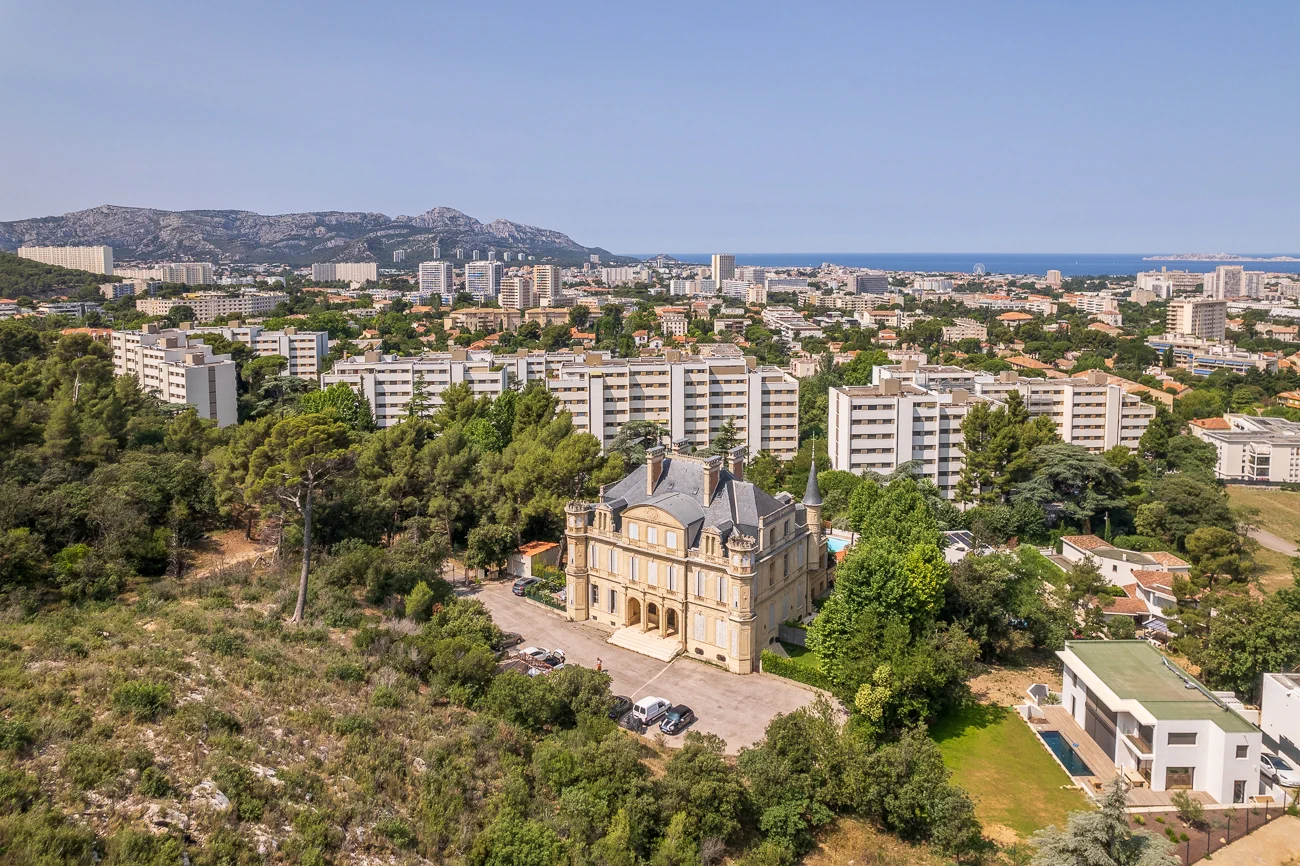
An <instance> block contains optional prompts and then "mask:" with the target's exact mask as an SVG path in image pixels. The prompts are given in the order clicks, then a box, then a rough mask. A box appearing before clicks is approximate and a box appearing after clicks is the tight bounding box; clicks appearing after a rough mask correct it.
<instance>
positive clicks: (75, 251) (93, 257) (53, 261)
mask: <svg viewBox="0 0 1300 866" xmlns="http://www.w3.org/2000/svg"><path fill="white" fill-rule="evenodd" d="M18 257H19V258H20V259H30V260H31V261H33V262H40V263H42V264H46V265H55V266H57V267H60V268H72V269H73V270H77V271H90V272H91V273H92V274H103V275H105V276H108V277H111V276H113V248H112V247H109V246H94V247H19V248H18Z"/></svg>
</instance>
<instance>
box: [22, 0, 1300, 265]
mask: <svg viewBox="0 0 1300 866" xmlns="http://www.w3.org/2000/svg"><path fill="white" fill-rule="evenodd" d="M379 11H380V12H382V13H383V14H376V10H373V9H367V10H359V9H351V8H345V7H344V6H343V5H341V4H323V6H322V7H321V8H319V9H317V10H316V11H315V12H313V14H311V15H305V14H303V11H302V10H301V9H300V8H299V7H296V6H292V5H288V4H269V5H265V6H263V5H259V6H256V7H254V6H252V5H244V4H233V5H230V6H226V7H223V9H221V10H219V11H215V10H202V11H200V10H197V9H194V10H191V9H189V8H185V7H174V6H165V5H155V4H147V3H128V4H124V5H122V6H117V7H113V8H112V9H111V10H110V9H102V8H98V7H96V6H94V5H93V4H85V3H72V4H65V5H64V6H60V7H58V8H57V9H54V8H50V7H49V6H48V5H46V4H20V5H18V6H16V8H13V9H11V10H9V14H8V20H9V23H10V24H11V26H12V27H13V29H14V32H21V33H23V34H25V35H24V38H23V39H19V40H15V44H14V46H13V48H12V50H11V51H10V52H9V53H8V54H7V55H6V56H5V57H3V58H0V71H3V72H4V74H5V75H6V76H7V78H8V80H9V81H10V82H11V84H12V88H11V90H12V93H13V99H12V104H13V107H12V109H11V110H12V111H13V112H14V113H15V116H18V117H22V118H24V119H25V120H26V121H27V122H25V123H23V124H9V125H6V127H5V129H3V130H0V158H3V159H4V160H5V161H6V163H8V164H9V165H12V166H22V167H23V171H21V172H15V173H14V175H15V176H13V177H10V178H9V179H8V181H7V184H6V187H7V188H6V195H5V196H4V197H3V201H0V219H22V218H29V217H37V216H46V215H52V214H58V213H64V212H68V211H73V210H78V209H83V208H88V207H94V206H97V205H101V204H105V203H114V204H124V205H132V206H141V207H158V208H166V209H178V210H179V209H201V208H241V209H248V210H253V211H257V212H261V213H288V212H297V211H308V210H377V211H382V212H385V213H390V214H398V213H418V212H420V211H422V210H424V209H425V208H427V207H431V206H434V205H446V206H450V207H456V208H458V209H461V210H463V211H464V212H466V213H471V214H474V215H475V216H476V217H478V218H480V219H484V220H487V219H493V218H497V217H501V218H505V219H510V220H513V221H517V222H522V223H526V224H530V225H537V226H543V227H546V228H553V229H556V230H558V231H562V232H565V233H566V234H569V235H570V236H571V237H573V238H574V239H575V240H577V241H578V242H579V243H583V244H587V245H599V246H603V247H605V248H607V249H610V250H613V251H616V252H628V251H635V250H656V249H658V250H671V249H709V248H712V249H727V250H734V251H736V252H738V253H743V252H745V251H755V250H783V249H784V250H797V249H808V250H814V249H841V250H961V249H1000V250H1015V251H1021V252H1049V251H1054V250H1062V249H1073V250H1167V251H1174V250H1194V251H1218V250H1242V251H1246V250H1274V249H1276V250H1282V251H1288V250H1292V249H1293V248H1294V244H1295V240H1294V232H1293V229H1292V227H1293V226H1294V225H1296V224H1297V222H1300V194H1298V193H1300V174H1298V173H1296V172H1294V171H1285V170H1279V169H1285V167H1286V166H1287V165H1292V166H1294V157H1293V156H1292V155H1291V153H1290V143H1291V142H1292V141H1294V140H1295V137H1296V133H1297V132H1298V131H1300V128H1298V126H1300V122H1298V121H1297V120H1296V119H1295V118H1294V117H1293V116H1291V115H1290V114H1288V113H1286V112H1284V111H1283V110H1282V107H1283V106H1285V105H1286V103H1287V101H1288V100H1289V98H1290V96H1291V94H1290V89H1291V86H1290V84H1289V82H1291V81H1292V80H1293V75H1291V74H1290V72H1289V70H1288V69H1287V67H1286V63H1287V61H1288V57H1289V53H1288V50H1287V45H1286V39H1287V36H1288V35H1289V34H1290V33H1292V32H1295V25H1296V24H1300V11H1298V10H1297V8H1296V7H1294V6H1293V5H1289V4H1281V3H1266V4H1255V5H1253V6H1250V7H1245V8H1239V9H1238V8H1233V9H1229V8H1226V7H1221V6H1216V5H1214V4H1205V3H1201V4H1177V5H1175V4H1150V5H1147V6H1145V7H1143V8H1141V9H1133V8H1130V7H1129V6H1125V5H1119V4H1107V5H1093V6H1090V7H1088V8H1087V9H1086V10H1072V9H1055V8H1043V7H1026V6H1019V5H1013V4H998V5H995V6H992V7H980V8H967V7H965V6H961V5H958V4H931V5H928V6H925V7H915V8H913V7H909V8H906V9H892V8H891V9H866V10H863V9H859V8H857V7H855V6H854V7H850V6H833V7H821V8H819V9H817V10H815V11H814V12H806V11H800V12H792V11H788V10H782V9H776V8H762V9H749V7H745V8H744V9H743V10H742V9H741V7H738V6H736V5H734V4H725V3H720V4H713V5H710V6H709V7H707V8H696V7H694V6H685V5H683V6H677V7H661V11H660V18H661V20H660V21H658V22H649V21H645V20H644V16H641V15H639V14H638V13H637V12H634V11H633V10H630V9H627V10H625V9H618V8H614V9H610V8H607V7H603V6H596V5H592V4H570V5H566V6H564V7H563V8H558V9H556V8H545V9H543V8H533V7H527V6H515V5H511V4H504V5H500V6H489V7H486V8H485V7H477V6H476V7H474V8H454V7H445V8H436V9H429V8H425V7H423V6H419V5H416V4H407V3H393V4H389V5H387V6H386V7H383V8H382V9H381V10H379ZM665 22H668V23H671V24H673V25H675V27H674V28H669V29H667V30H663V29H662V28H660V27H658V26H657V25H659V24H663V23H665ZM254 25H255V26H254ZM652 25H656V26H654V28H653V31H652V30H651V29H650V28H651V26H652ZM485 27H491V28H492V29H491V30H490V32H491V34H492V36H493V39H494V40H495V43H496V46H497V48H496V50H494V51H492V53H491V58H492V60H491V62H490V63H487V62H484V56H483V53H482V48H483V46H482V43H481V41H480V39H479V36H480V34H481V33H482V32H483V28H485ZM429 32H438V33H439V34H440V41H439V46H440V47H439V50H438V51H437V52H430V51H428V50H427V45H426V44H425V41H424V40H425V34H427V33H429ZM651 32H653V39H652V38H651V36H650V35H648V34H650V33H651ZM196 33H201V34H203V37H202V40H201V41H206V43H207V44H209V45H210V46H211V47H212V50H213V52H214V53H219V55H220V56H221V58H222V62H221V63H194V64H192V65H185V64H180V65H176V66H175V67H173V68H171V69H170V70H169V73H168V74H167V75H159V74H158V67H157V65H156V62H155V60H154V59H153V58H152V57H151V56H150V53H149V52H141V51H135V50H130V49H131V46H133V45H140V44H152V45H166V44H175V43H177V42H179V41H182V40H184V41H185V42H186V44H192V42H193V39H194V34H196ZM1209 34H1213V37H1214V39H1215V40H1216V42H1217V43H1218V44H1222V45H1232V44H1235V45H1240V46H1246V45H1249V57H1250V60H1249V62H1248V63H1242V62H1240V59H1241V56H1242V55H1241V53H1240V52H1234V51H1210V50H1205V49H1206V48H1207V47H1208V46H1207V41H1206V40H1207V35H1209ZM286 36H287V38H286ZM719 40H721V41H722V44H724V45H727V46H731V47H730V48H728V50H726V51H715V50H713V49H714V48H716V47H717V46H718V43H719ZM1162 45H1163V46H1166V47H1167V48H1169V49H1170V50H1168V51H1154V50H1152V49H1153V47H1156V46H1162ZM113 46H118V47H119V48H121V49H122V50H120V51H116V52H111V59H112V62H110V63H105V62H103V51H104V50H105V49H111V48H112V47H113ZM322 46H326V48H322ZM328 46H339V48H338V49H337V50H331V49H329V48H328ZM1178 46H1182V47H1183V49H1184V50H1181V51H1177V50H1173V49H1175V48H1177V47H1178ZM1243 50H1244V49H1243ZM50 57H59V58H60V62H59V63H58V64H51V63H49V62H48V60H49V58H50ZM780 57H784V58H785V60H784V62H774V61H776V60H777V59H778V58H780ZM765 58H766V59H765ZM1171 58H1172V59H1171ZM325 59H328V60H329V62H322V61H323V60H325ZM394 82H397V84H396V85H394ZM402 82H407V84H403V83H402ZM435 82H436V83H435ZM349 104H351V105H352V109H351V111H352V112H353V115H354V116H353V121H352V122H350V123H349V124H346V125H340V124H330V126H329V127H328V134H322V133H323V132H325V130H326V127H323V126H321V125H320V121H321V120H322V119H324V118H328V117H330V116H332V115H333V114H335V113H336V112H338V111H339V110H340V109H341V107H342V106H345V105H349ZM1225 115H1226V117H1225ZM88 117H95V118H96V121H95V124H94V126H93V128H92V129H87V127H86V118H88ZM474 117H478V118H480V121H478V122H476V123H469V124H467V123H466V121H467V120H468V119H470V118H474ZM483 118H486V119H487V123H486V126H483V125H476V124H478V123H481V122H482V119H483ZM705 119H707V120H708V123H707V124H701V121H703V120H705ZM1229 120H1230V121H1231V122H1226V121H1229ZM493 125H495V126H496V127H497V133H495V134H491V133H489V134H476V133H475V130H476V129H488V130H490V129H491V128H492V126H493ZM512 127H513V128H517V130H518V131H520V133H522V134H520V135H515V134H500V133H501V132H504V131H506V130H508V129H510V128H512ZM439 128H442V129H444V130H454V134H452V135H441V134H436V133H437V131H438V129H439ZM180 129H189V130H191V132H190V133H189V134H184V135H182V134H180V133H179V132H178V130H180ZM394 129H396V130H400V131H399V132H392V131H391V130H394ZM386 130H387V131H386ZM691 130H698V131H691ZM687 131H689V132H687ZM232 139H233V140H236V141H239V140H242V144H240V145H239V146H238V147H231V146H230V145H231V142H232ZM431 142H433V144H431Z"/></svg>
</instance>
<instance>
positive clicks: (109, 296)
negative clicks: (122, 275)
mask: <svg viewBox="0 0 1300 866" xmlns="http://www.w3.org/2000/svg"><path fill="white" fill-rule="evenodd" d="M161 285H162V284H161V283H159V282H157V281H154V280H122V281H121V282H120V283H100V285H99V293H100V294H101V295H103V296H104V299H105V300H108V301H116V300H118V299H119V298H127V297H130V296H132V295H152V294H153V293H154V292H156V291H158V289H159V287H160V286H161Z"/></svg>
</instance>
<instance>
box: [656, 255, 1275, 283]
mask: <svg viewBox="0 0 1300 866" xmlns="http://www.w3.org/2000/svg"><path fill="white" fill-rule="evenodd" d="M656 255H657V254H656ZM668 255H671V256H672V257H673V258H675V259H677V260H678V261H681V262H693V263H703V264H708V263H709V254H708V253H668ZM1152 255H1164V254H1163V253H736V264H738V265H759V266H762V267H768V268H815V267H818V266H819V265H821V264H822V263H823V262H829V263H831V264H833V265H840V266H842V267H848V268H872V269H874V270H878V271H911V272H916V273H938V274H947V273H954V274H970V273H974V272H975V270H976V268H977V266H978V265H983V266H984V272H985V273H988V274H1010V275H1015V276H1028V275H1036V276H1040V277H1043V276H1046V275H1047V272H1048V271H1049V270H1058V271H1060V272H1061V275H1062V276H1065V277H1084V276H1101V275H1111V276H1131V275H1133V274H1136V273H1138V272H1139V271H1158V270H1160V267H1161V266H1162V265H1163V266H1165V267H1167V268H1168V269H1169V270H1171V271H1174V270H1178V271H1193V272H1195V273H1205V272H1207V271H1212V270H1214V269H1215V268H1216V267H1218V266H1219V265H1242V266H1243V267H1245V268H1246V269H1247V270H1250V271H1268V272H1272V273H1288V274H1297V273H1300V261H1294V262H1260V261H1253V262H1252V261H1241V260H1236V261H1209V260H1195V261H1192V260H1186V259H1179V260H1176V261H1167V260H1165V261H1152V260H1150V259H1149V258H1148V256H1152ZM1241 255H1243V256H1245V257H1248V258H1271V257H1273V256H1284V255H1285V256H1292V257H1296V256H1297V254H1295V253H1242V254H1241ZM652 257H653V256H652V255H647V256H644V257H642V258H646V259H648V258H652Z"/></svg>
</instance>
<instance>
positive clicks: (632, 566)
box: [627, 556, 636, 581]
mask: <svg viewBox="0 0 1300 866" xmlns="http://www.w3.org/2000/svg"><path fill="white" fill-rule="evenodd" d="M627 562H628V568H629V569H631V571H630V573H629V575H628V576H629V577H631V578H632V580H633V581H635V580H636V557H635V556H629V557H628V558H627Z"/></svg>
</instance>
